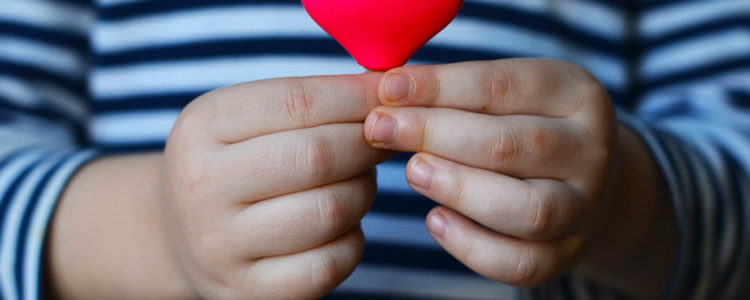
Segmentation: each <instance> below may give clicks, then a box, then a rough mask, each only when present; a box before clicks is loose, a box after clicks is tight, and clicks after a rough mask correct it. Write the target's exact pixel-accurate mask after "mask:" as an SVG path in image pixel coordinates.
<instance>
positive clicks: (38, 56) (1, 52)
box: [0, 36, 86, 79]
mask: <svg viewBox="0 0 750 300" xmlns="http://www.w3.org/2000/svg"><path fill="white" fill-rule="evenodd" d="M0 45H3V46H2V47H0V60H5V61H10V62H16V63H20V64H25V65H31V66H36V67H37V68H39V69H46V70H49V71H50V72H54V73H57V74H60V75H62V76H67V77H72V78H76V79H79V78H82V77H83V75H84V70H85V68H84V67H85V65H86V64H85V61H84V58H83V57H81V56H79V55H78V53H75V52H73V51H71V50H70V49H65V48H60V47H58V46H55V45H50V44H45V43H41V42H37V41H33V40H28V39H24V38H17V37H2V36H0Z"/></svg>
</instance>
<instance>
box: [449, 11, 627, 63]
mask: <svg viewBox="0 0 750 300" xmlns="http://www.w3.org/2000/svg"><path fill="white" fill-rule="evenodd" d="M459 16H463V17H469V18H476V19H481V20H484V21H488V22H492V23H495V24H498V25H509V24H511V25H516V26H518V27H522V28H524V29H531V30H534V31H537V32H540V33H544V34H548V35H550V36H552V37H553V38H556V39H560V40H562V41H566V42H569V43H572V44H575V45H576V46H579V47H581V48H584V49H591V50H594V51H597V52H601V53H606V54H610V55H621V54H623V46H624V45H623V43H622V41H619V40H615V39H613V38H612V37H609V36H603V35H598V34H594V33H592V32H586V31H584V30H582V29H579V28H576V27H573V26H571V25H569V24H567V23H564V22H563V21H560V20H559V19H555V18H552V17H550V16H549V15H547V14H538V13H533V12H528V11H524V10H519V9H513V8H510V7H502V6H496V5H490V4H482V3H466V4H464V7H463V9H462V10H461V13H460V14H459Z"/></svg>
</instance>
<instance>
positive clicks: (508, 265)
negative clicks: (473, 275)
mask: <svg viewBox="0 0 750 300" xmlns="http://www.w3.org/2000/svg"><path fill="white" fill-rule="evenodd" d="M427 228H428V230H429V232H430V235H432V237H433V238H434V239H435V241H437V242H438V244H440V246H442V247H443V248H444V249H445V250H446V251H448V253H450V254H451V255H453V257H455V258H456V259H458V260H459V261H461V262H462V263H463V264H465V265H466V266H467V267H469V268H470V269H472V270H474V271H475V272H477V273H479V274H481V275H482V276H485V277H487V278H490V279H492V280H496V281H500V282H505V283H509V284H512V285H517V286H537V285H539V284H542V283H544V282H547V281H550V280H552V279H554V278H556V277H558V276H560V275H561V274H564V273H565V272H566V271H567V270H569V269H570V268H571V267H572V266H573V264H574V262H575V257H574V255H573V253H577V251H578V250H579V248H581V247H582V242H581V239H568V240H563V241H559V242H558V241H556V242H550V243H545V242H538V241H524V240H519V239H516V238H512V237H507V236H503V235H501V234H498V233H495V232H492V231H490V230H489V229H487V228H484V227H481V226H479V225H478V224H476V223H474V222H472V221H471V220H469V219H467V218H466V217H464V216H462V215H460V214H458V213H456V212H454V211H452V210H450V209H448V208H445V207H437V208H434V209H433V210H432V211H431V212H430V213H429V214H428V216H427Z"/></svg>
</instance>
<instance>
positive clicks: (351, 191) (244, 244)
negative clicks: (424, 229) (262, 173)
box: [226, 170, 376, 257]
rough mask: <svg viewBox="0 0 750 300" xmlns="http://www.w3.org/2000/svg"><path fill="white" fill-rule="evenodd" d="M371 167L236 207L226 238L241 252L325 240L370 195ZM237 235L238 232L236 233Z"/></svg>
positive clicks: (354, 219)
mask: <svg viewBox="0 0 750 300" xmlns="http://www.w3.org/2000/svg"><path fill="white" fill-rule="evenodd" d="M375 188H376V185H375V173H374V170H373V171H368V172H365V173H363V174H362V175H359V176H357V177H355V178H353V179H349V180H346V181H342V182H338V183H334V184H330V185H326V186H322V187H318V188H315V189H311V190H307V191H303V192H299V193H294V194H287V195H284V196H281V197H278V198H273V199H269V200H265V201H261V202H257V203H254V204H252V205H250V206H247V207H244V208H241V212H240V213H239V214H237V215H236V216H235V217H234V218H233V219H232V222H231V229H230V230H231V231H232V232H233V233H232V234H230V235H229V236H231V237H233V240H231V241H227V243H226V244H227V245H232V246H230V248H232V249H235V250H236V252H237V254H239V255H242V257H268V256H279V255H285V254H290V253H296V252H300V251H303V250H307V249H312V248H315V247H317V246H320V245H322V244H325V243H328V242H330V241H331V240H333V239H335V238H336V237H338V236H340V235H342V234H343V233H345V232H347V231H349V230H350V229H351V228H352V227H355V226H357V225H358V224H359V221H360V219H362V217H364V215H365V213H366V212H367V210H368V209H369V208H370V206H371V205H372V201H373V200H374V199H375ZM236 237H242V238H236Z"/></svg>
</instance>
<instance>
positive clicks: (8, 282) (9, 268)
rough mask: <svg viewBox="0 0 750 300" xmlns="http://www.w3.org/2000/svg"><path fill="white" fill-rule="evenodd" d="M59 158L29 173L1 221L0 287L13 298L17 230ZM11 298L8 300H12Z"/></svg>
mask: <svg viewBox="0 0 750 300" xmlns="http://www.w3.org/2000/svg"><path fill="white" fill-rule="evenodd" d="M60 157H61V155H60V154H53V155H50V157H49V159H47V160H46V161H44V162H43V163H42V164H41V165H39V166H37V167H36V168H34V169H33V170H32V171H31V173H30V174H29V175H28V176H27V177H26V178H25V180H24V181H23V182H22V183H21V185H20V187H19V188H18V190H17V191H16V194H15V197H13V199H12V200H11V203H10V207H9V208H8V211H7V213H8V215H7V216H8V217H7V219H5V220H2V222H3V223H2V226H3V227H2V229H3V232H2V235H0V237H2V243H0V277H2V280H3V282H2V285H4V286H5V287H7V288H8V290H9V291H10V294H11V295H12V296H13V297H15V295H17V293H18V291H16V287H15V284H14V281H13V280H12V279H13V276H14V274H13V266H14V265H13V263H14V261H15V254H16V253H15V250H16V244H17V243H18V234H19V232H18V230H19V229H20V226H21V224H20V222H21V218H22V217H23V212H24V209H25V208H26V205H27V204H28V202H29V199H31V194H32V193H33V191H34V188H36V186H37V185H38V183H39V181H40V180H41V179H42V176H44V173H45V172H47V171H48V170H49V169H50V168H52V166H54V164H55V163H57V162H58V161H59V159H60ZM16 280H21V278H16ZM13 297H11V298H10V299H13Z"/></svg>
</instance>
